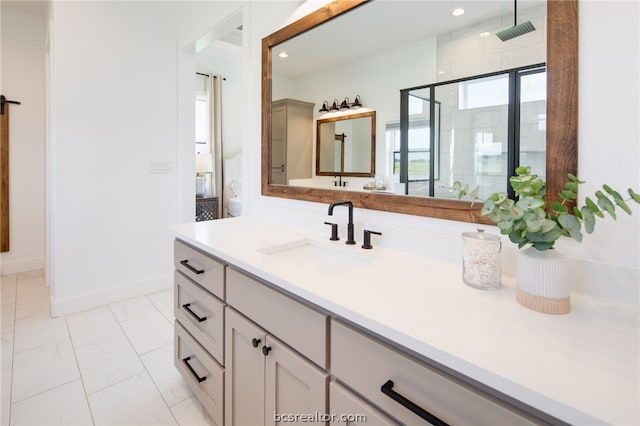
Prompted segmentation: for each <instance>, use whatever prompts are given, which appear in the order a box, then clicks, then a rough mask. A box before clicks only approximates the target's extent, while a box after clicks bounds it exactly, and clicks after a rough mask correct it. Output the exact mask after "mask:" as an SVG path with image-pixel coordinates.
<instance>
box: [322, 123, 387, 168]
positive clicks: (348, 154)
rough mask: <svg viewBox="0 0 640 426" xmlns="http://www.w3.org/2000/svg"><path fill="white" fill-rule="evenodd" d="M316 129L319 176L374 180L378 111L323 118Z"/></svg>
mask: <svg viewBox="0 0 640 426" xmlns="http://www.w3.org/2000/svg"><path fill="white" fill-rule="evenodd" d="M316 129H317V130H316V176H336V175H341V176H346V177H351V176H354V177H356V176H357V177H374V176H375V174H376V112H375V111H368V112H361V113H355V114H348V115H340V116H338V117H329V118H321V119H318V120H317V121H316Z"/></svg>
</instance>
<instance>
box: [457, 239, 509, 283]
mask: <svg viewBox="0 0 640 426" xmlns="http://www.w3.org/2000/svg"><path fill="white" fill-rule="evenodd" d="M462 240H463V243H464V247H463V252H462V280H463V281H464V282H465V284H468V285H470V286H471V287H475V288H479V289H483V290H497V289H499V288H500V285H501V283H500V281H501V276H502V262H501V259H500V252H501V251H502V241H501V240H500V237H499V236H497V235H493V234H485V233H484V229H481V228H478V231H477V232H463V233H462Z"/></svg>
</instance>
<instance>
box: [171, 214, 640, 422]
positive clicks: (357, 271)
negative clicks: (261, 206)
mask: <svg viewBox="0 0 640 426" xmlns="http://www.w3.org/2000/svg"><path fill="white" fill-rule="evenodd" d="M171 229H172V231H174V232H175V235H176V236H177V237H178V238H180V239H182V240H184V241H186V242H188V243H190V244H192V245H194V246H196V247H198V248H200V249H202V250H204V251H206V252H208V253H210V254H212V255H214V256H217V257H219V258H221V259H223V260H224V261H226V262H229V263H230V264H233V265H235V266H237V267H239V268H242V269H244V270H246V271H247V272H249V273H251V274H254V275H256V276H258V277H260V278H263V279H265V280H267V281H269V282H271V283H273V284H274V285H276V286H278V287H281V288H282V289H283V290H286V291H288V292H290V293H293V294H295V295H297V296H299V297H302V298H304V299H306V300H308V301H309V302H311V303H313V304H315V305H318V306H319V307H321V308H323V309H325V310H328V311H330V312H332V313H334V314H335V315H336V316H339V317H342V318H345V319H347V320H349V321H352V322H354V323H357V324H359V325H361V326H362V327H365V328H367V329H369V330H371V331H372V332H374V333H377V334H379V335H381V336H383V337H385V338H388V339H390V340H392V341H394V342H396V343H398V344H399V345H402V346H404V347H406V348H408V349H410V350H412V351H414V352H417V353H418V354H421V355H422V356H424V357H426V358H429V359H432V360H434V361H436V362H439V363H440V364H442V365H445V366H447V367H449V368H451V369H453V370H456V371H458V372H460V373H461V374H463V375H465V376H468V377H470V378H472V379H475V380H477V381H479V382H481V383H484V384H486V385H487V386H489V387H491V388H494V389H496V390H498V391H500V392H503V393H504V394H507V395H510V396H511V397H513V398H515V399H517V400H520V401H522V402H524V403H526V404H528V405H530V406H532V407H535V408H537V409H539V410H541V411H544V412H546V413H548V414H550V415H552V416H554V417H557V418H559V419H561V420H563V421H566V422H568V423H571V424H576V425H586V424H601V423H609V424H614V425H638V424H640V408H639V407H640V393H639V387H640V386H639V382H640V369H639V364H640V327H639V325H640V318H639V313H638V307H637V306H631V305H624V304H618V303H614V302H610V301H607V300H603V299H598V298H594V297H590V296H585V295H572V300H571V302H572V304H571V313H570V314H568V315H560V316H555V315H546V314H541V313H538V312H534V311H531V310H528V309H526V308H524V307H522V306H520V305H519V304H518V303H517V302H516V301H515V295H514V293H515V290H514V287H513V283H512V282H509V281H508V280H505V281H507V282H506V283H503V288H502V289H501V290H499V291H482V290H477V289H474V288H471V287H469V286H467V285H465V284H464V283H463V281H462V278H461V277H462V270H461V266H459V265H452V264H448V263H443V262H439V261H435V260H432V259H428V258H425V257H420V256H415V255H411V254H407V253H403V252H399V251H390V250H384V249H382V248H379V247H375V238H374V242H373V245H374V249H373V250H363V249H361V248H360V245H361V241H359V243H358V244H357V245H355V246H347V245H345V244H344V241H343V240H341V241H335V242H332V241H329V240H328V236H329V229H328V228H327V232H326V234H319V233H317V232H314V231H308V230H304V229H301V228H294V227H287V226H282V225H276V224H272V223H269V222H264V221H260V220H259V219H255V218H245V217H238V218H233V219H224V220H215V221H207V222H198V223H190V224H184V225H177V226H174V227H172V228H171ZM359 237H361V236H359ZM302 239H308V240H309V241H314V242H315V241H317V244H318V245H319V247H324V246H325V245H326V246H327V247H328V248H329V249H330V250H334V249H335V251H336V253H340V255H341V256H344V257H345V259H347V260H348V259H354V260H355V261H356V262H355V263H357V265H354V266H350V267H347V268H339V269H338V268H336V269H333V270H332V268H331V267H330V265H327V268H326V269H323V270H322V271H320V269H318V270H314V269H313V268H311V269H309V268H308V267H306V268H302V267H301V266H300V265H296V264H292V263H291V262H287V261H283V260H281V259H279V256H274V255H270V254H266V253H264V250H262V251H261V249H264V248H268V247H272V246H275V245H278V244H284V243H288V242H292V241H298V240H302ZM356 239H358V238H356ZM332 253H333V251H332Z"/></svg>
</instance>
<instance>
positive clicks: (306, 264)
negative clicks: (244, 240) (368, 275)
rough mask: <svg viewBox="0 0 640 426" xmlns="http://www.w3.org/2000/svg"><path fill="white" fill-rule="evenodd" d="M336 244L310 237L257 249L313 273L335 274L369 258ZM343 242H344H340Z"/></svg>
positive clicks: (360, 263)
mask: <svg viewBox="0 0 640 426" xmlns="http://www.w3.org/2000/svg"><path fill="white" fill-rule="evenodd" d="M340 243H341V242H337V244H327V243H322V242H319V241H315V240H310V239H306V238H305V239H301V240H295V241H291V242H288V243H284V244H278V245H274V246H270V247H264V248H261V249H258V251H259V252H261V253H264V254H267V255H269V256H271V257H272V258H274V259H277V260H279V261H281V262H284V263H288V264H289V265H292V266H295V267H297V268H300V269H304V270H306V271H309V273H313V274H325V275H326V274H335V273H338V272H344V271H345V270H347V269H350V268H353V267H356V266H359V265H362V264H364V263H366V262H368V261H369V260H370V259H369V258H368V257H367V256H364V255H363V254H361V253H357V252H353V251H354V250H355V248H353V249H354V250H349V249H348V248H345V247H343V246H340V245H338V244H340ZM342 244H344V243H342Z"/></svg>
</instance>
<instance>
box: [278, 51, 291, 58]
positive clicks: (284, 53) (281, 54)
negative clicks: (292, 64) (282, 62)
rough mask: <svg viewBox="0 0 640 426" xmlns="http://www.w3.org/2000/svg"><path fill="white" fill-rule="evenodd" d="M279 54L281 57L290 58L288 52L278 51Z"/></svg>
mask: <svg viewBox="0 0 640 426" xmlns="http://www.w3.org/2000/svg"><path fill="white" fill-rule="evenodd" d="M278 56H279V57H281V58H288V57H289V54H288V53H287V52H280V53H278Z"/></svg>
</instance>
